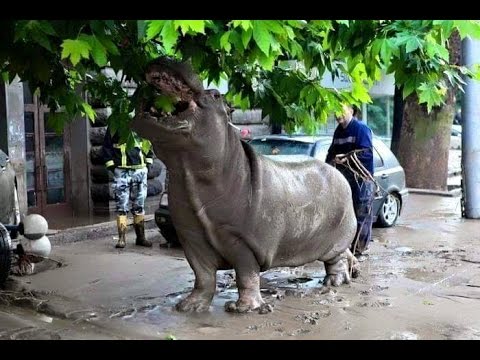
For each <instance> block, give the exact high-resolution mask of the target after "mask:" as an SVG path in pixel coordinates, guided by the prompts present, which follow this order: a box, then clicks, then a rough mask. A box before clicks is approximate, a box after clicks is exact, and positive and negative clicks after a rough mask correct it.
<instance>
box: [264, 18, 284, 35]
mask: <svg viewBox="0 0 480 360" xmlns="http://www.w3.org/2000/svg"><path fill="white" fill-rule="evenodd" d="M265 27H266V28H268V30H269V31H271V32H272V33H274V34H280V35H281V34H285V28H284V26H282V21H280V20H265Z"/></svg>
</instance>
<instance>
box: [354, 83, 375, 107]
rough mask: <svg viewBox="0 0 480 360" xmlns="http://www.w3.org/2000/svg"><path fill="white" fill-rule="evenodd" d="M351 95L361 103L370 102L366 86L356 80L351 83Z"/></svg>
mask: <svg viewBox="0 0 480 360" xmlns="http://www.w3.org/2000/svg"><path fill="white" fill-rule="evenodd" d="M352 96H353V98H354V99H356V100H358V101H359V102H362V103H370V102H371V98H370V95H369V94H368V90H367V88H366V87H365V86H364V85H362V84H360V83H358V82H354V83H352Z"/></svg>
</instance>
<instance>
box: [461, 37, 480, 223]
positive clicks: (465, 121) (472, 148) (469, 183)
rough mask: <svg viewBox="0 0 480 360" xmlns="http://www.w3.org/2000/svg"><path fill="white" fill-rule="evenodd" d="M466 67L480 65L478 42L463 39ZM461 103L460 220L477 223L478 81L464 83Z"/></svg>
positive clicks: (479, 164)
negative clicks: (462, 209) (462, 212)
mask: <svg viewBox="0 0 480 360" xmlns="http://www.w3.org/2000/svg"><path fill="white" fill-rule="evenodd" d="M462 47H463V49H462V50H463V62H464V65H465V66H467V67H469V68H470V67H471V66H472V65H473V64H475V63H477V62H479V61H480V41H479V40H473V39H471V38H470V37H468V36H467V37H466V38H465V39H464V40H463V43H462ZM466 82H467V84H466V85H465V94H464V98H463V103H462V177H463V186H462V190H463V201H464V212H465V214H464V216H465V217H466V218H468V219H480V141H479V138H478V136H479V135H480V106H479V104H480V81H478V80H474V79H466Z"/></svg>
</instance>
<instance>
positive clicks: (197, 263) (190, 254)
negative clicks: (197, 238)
mask: <svg viewBox="0 0 480 360" xmlns="http://www.w3.org/2000/svg"><path fill="white" fill-rule="evenodd" d="M179 240H180V243H181V244H182V246H183V250H184V252H185V257H186V258H187V260H188V263H189V264H190V266H191V267H192V269H193V272H194V273H195V285H194V286H193V290H192V292H191V293H190V294H189V295H188V296H187V297H186V298H185V299H183V300H181V301H180V302H179V303H178V304H177V305H176V306H175V308H176V309H177V310H178V311H183V312H187V311H191V312H193V311H195V312H204V311H208V310H209V309H210V304H211V303H212V299H213V296H214V294H215V290H216V286H217V284H216V280H217V269H218V263H217V262H218V259H217V257H216V256H215V254H214V252H213V251H212V250H213V249H212V250H210V249H209V248H208V246H206V245H207V244H205V246H202V245H201V246H202V247H201V248H200V247H199V246H198V243H197V244H195V243H194V244H190V243H186V242H184V241H182V237H181V236H179Z"/></svg>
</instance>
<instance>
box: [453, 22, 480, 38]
mask: <svg viewBox="0 0 480 360" xmlns="http://www.w3.org/2000/svg"><path fill="white" fill-rule="evenodd" d="M454 24H455V26H456V27H457V28H458V32H459V33H460V37H461V38H462V39H463V38H464V37H465V36H470V37H472V38H474V39H479V38H480V21H479V20H455V21H454Z"/></svg>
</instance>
